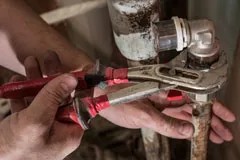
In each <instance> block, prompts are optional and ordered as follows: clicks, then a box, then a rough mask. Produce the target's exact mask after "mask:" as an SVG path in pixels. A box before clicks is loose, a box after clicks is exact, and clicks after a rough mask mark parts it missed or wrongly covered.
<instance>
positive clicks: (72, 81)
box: [61, 74, 78, 92]
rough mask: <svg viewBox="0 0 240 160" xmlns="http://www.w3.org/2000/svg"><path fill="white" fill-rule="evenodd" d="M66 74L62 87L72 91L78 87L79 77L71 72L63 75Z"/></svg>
mask: <svg viewBox="0 0 240 160" xmlns="http://www.w3.org/2000/svg"><path fill="white" fill-rule="evenodd" d="M63 76H65V77H64V79H63V80H62V82H61V87H62V88H63V89H64V90H65V91H66V92H72V91H73V90H74V89H75V88H76V87H77V83H78V81H77V79H76V78H75V77H73V76H71V75H69V74H65V75H63Z"/></svg>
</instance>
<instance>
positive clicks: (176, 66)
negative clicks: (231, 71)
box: [128, 50, 228, 97]
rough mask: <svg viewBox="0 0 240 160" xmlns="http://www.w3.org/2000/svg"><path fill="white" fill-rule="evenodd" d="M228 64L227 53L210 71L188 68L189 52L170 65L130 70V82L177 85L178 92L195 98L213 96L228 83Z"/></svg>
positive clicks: (221, 54) (183, 53) (222, 53)
mask: <svg viewBox="0 0 240 160" xmlns="http://www.w3.org/2000/svg"><path fill="white" fill-rule="evenodd" d="M227 72H228V62H227V56H226V53H225V52H221V53H220V57H219V60H218V61H217V62H215V63H214V64H212V65H211V67H210V69H208V70H196V69H189V68H188V59H187V50H185V51H183V52H182V53H181V54H180V55H179V56H177V57H176V58H175V59H174V60H173V61H171V62H170V63H169V64H159V65H148V66H140V67H134V68H130V69H129V70H128V79H129V80H143V81H156V82H159V83H164V84H168V85H176V86H177V87H176V90H179V91H182V92H185V93H187V94H189V95H190V97H194V95H195V94H204V95H206V94H207V95H210V97H211V95H212V94H214V93H216V92H217V91H218V90H220V89H221V88H222V86H223V85H224V84H225V83H226V81H227Z"/></svg>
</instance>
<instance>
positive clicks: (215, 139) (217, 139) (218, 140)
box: [209, 131, 224, 144]
mask: <svg viewBox="0 0 240 160" xmlns="http://www.w3.org/2000/svg"><path fill="white" fill-rule="evenodd" d="M209 138H210V139H211V141H212V142H213V143H216V144H222V143H223V142H224V140H223V139H222V138H220V137H219V136H218V135H217V134H216V133H214V132H213V131H211V132H210V136H209Z"/></svg>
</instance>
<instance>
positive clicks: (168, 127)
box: [145, 108, 193, 139]
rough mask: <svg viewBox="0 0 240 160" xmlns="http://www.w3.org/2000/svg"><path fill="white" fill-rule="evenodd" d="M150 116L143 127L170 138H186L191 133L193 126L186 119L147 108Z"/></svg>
mask: <svg viewBox="0 0 240 160" xmlns="http://www.w3.org/2000/svg"><path fill="white" fill-rule="evenodd" d="M148 113H149V115H150V116H151V118H149V119H148V121H146V123H145V125H146V126H145V127H147V128H150V129H153V130H154V131H157V132H158V133H160V134H163V135H165V136H168V137H172V138H179V139H186V138H190V137H191V136H192V134H193V126H192V124H191V123H189V122H187V121H181V120H177V119H174V118H171V117H168V116H166V115H164V114H161V113H159V112H158V111H157V110H156V109H155V108H152V109H150V108H148Z"/></svg>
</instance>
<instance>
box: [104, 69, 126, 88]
mask: <svg viewBox="0 0 240 160" xmlns="http://www.w3.org/2000/svg"><path fill="white" fill-rule="evenodd" d="M105 78H106V80H107V82H108V85H109V86H112V85H116V84H122V83H128V82H129V81H128V68H120V69H113V68H111V67H108V68H107V69H106V71H105Z"/></svg>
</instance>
